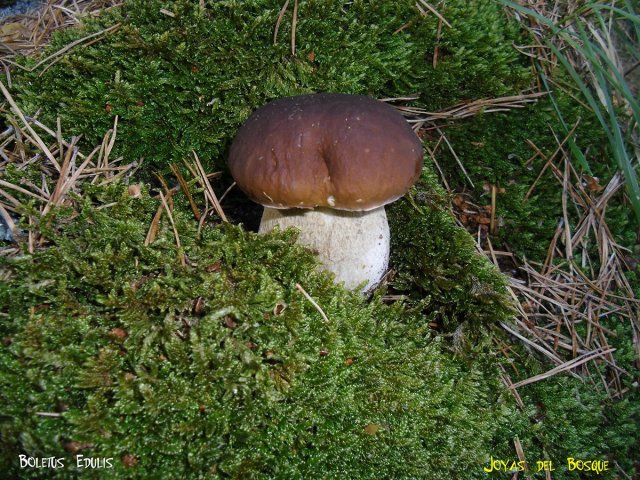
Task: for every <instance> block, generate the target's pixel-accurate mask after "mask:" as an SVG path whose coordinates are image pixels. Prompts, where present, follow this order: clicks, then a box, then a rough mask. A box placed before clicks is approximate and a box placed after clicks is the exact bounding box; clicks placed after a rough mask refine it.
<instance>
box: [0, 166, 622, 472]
mask: <svg viewBox="0 0 640 480" xmlns="http://www.w3.org/2000/svg"><path fill="white" fill-rule="evenodd" d="M431 181H432V178H431V176H430V175H426V176H425V178H424V182H425V184H429V183H430V182H431ZM417 193H420V192H417ZM83 198H84V200H81V201H80V202H81V203H80V205H79V207H78V211H79V215H77V216H76V217H75V218H73V219H71V218H69V213H66V214H65V213H64V212H60V213H55V212H54V213H55V214H54V215H53V216H52V217H51V220H50V222H51V223H50V225H48V226H47V231H48V232H50V233H54V234H55V235H52V236H51V238H50V240H51V245H50V246H49V248H47V249H44V250H41V251H39V252H37V253H35V254H34V255H24V256H21V257H16V258H13V259H8V258H4V259H3V260H2V263H3V266H2V269H1V274H2V277H3V278H4V282H3V283H2V286H1V287H0V305H3V311H2V314H3V317H4V318H6V319H10V320H5V321H3V322H1V323H0V330H1V331H0V335H1V336H2V337H3V338H4V342H3V345H2V347H0V365H1V367H0V368H1V373H0V382H1V383H2V388H1V389H0V392H2V393H0V405H1V407H0V434H1V442H2V452H3V454H2V456H0V461H1V463H2V469H3V471H5V472H9V474H10V475H20V476H21V478H42V475H43V473H44V475H46V476H50V477H56V478H73V477H75V476H76V475H77V474H78V471H77V469H76V467H75V457H74V453H72V452H73V448H74V445H75V446H76V447H77V446H78V445H80V446H81V445H83V444H85V445H86V444H89V445H91V446H90V447H87V448H84V449H82V450H80V451H79V452H77V453H80V454H82V455H85V456H90V457H112V458H113V465H114V467H113V469H112V470H109V475H110V477H113V478H149V477H150V476H153V477H154V478H185V477H189V476H191V477H196V476H199V475H212V476H213V477H214V478H229V477H232V478H270V477H271V478H272V477H278V478H309V477H311V476H314V475H316V474H317V473H318V472H323V475H326V476H327V477H335V476H340V477H343V478H372V477H374V476H383V477H389V478H390V477H393V478H416V477H418V478H433V479H439V478H442V477H443V476H451V477H453V478H456V476H457V472H460V471H461V470H462V471H464V472H465V478H485V477H484V472H483V470H482V469H483V467H484V466H486V465H487V464H488V461H489V458H490V457H491V456H493V457H494V458H515V454H514V452H513V447H512V441H513V438H514V437H515V436H518V437H519V438H520V439H521V441H522V442H523V444H524V445H526V446H527V449H529V450H528V451H530V452H532V454H533V452H540V451H550V450H552V449H556V448H558V449H559V448H560V447H561V445H565V447H564V448H565V449H566V450H567V451H569V452H571V453H575V454H576V455H578V454H581V453H588V454H593V455H605V454H610V455H612V458H618V457H617V455H618V453H616V452H619V451H620V450H624V447H625V446H626V445H628V443H624V442H621V441H620V438H621V435H622V432H623V430H624V428H621V427H620V425H619V424H620V423H621V422H623V421H624V420H625V419H624V418H622V417H620V418H617V419H616V418H613V420H614V425H613V426H612V437H613V430H615V432H616V435H618V436H617V437H615V438H614V440H615V441H613V440H612V441H611V442H609V440H607V441H606V442H604V441H602V439H601V438H599V433H598V431H597V429H598V427H599V426H600V425H602V423H603V422H602V419H601V417H600V416H599V415H598V412H600V411H601V407H600V405H599V403H598V401H596V400H593V399H590V400H589V402H588V407H587V409H588V412H587V413H585V415H582V416H575V413H576V412H575V411H574V409H575V408H576V403H575V402H574V401H573V400H572V398H574V397H573V396H572V395H570V396H568V397H567V396H566V394H565V390H566V389H570V388H575V389H578V390H579V391H580V392H584V389H583V388H582V387H581V386H580V384H579V382H576V381H575V380H573V379H568V378H555V379H552V380H549V381H547V382H545V383H544V384H540V388H541V390H539V391H536V394H535V395H533V394H532V395H531V399H532V402H535V401H536V400H535V399H536V398H539V397H540V398H542V399H543V400H542V401H544V402H545V404H546V405H547V409H548V410H549V411H550V412H553V415H555V417H554V418H556V419H557V420H555V421H553V422H548V423H546V424H545V425H544V426H543V427H540V426H537V427H535V428H532V426H531V419H530V417H533V412H532V411H525V412H519V411H518V409H517V408H516V407H515V405H514V401H513V397H512V396H511V394H510V393H509V392H508V391H506V390H505V388H504V386H503V385H502V383H501V381H500V376H499V373H498V370H497V364H498V363H499V361H498V358H499V357H496V355H495V354H494V353H492V352H491V350H492V349H491V348H489V345H490V343H489V339H490V336H491V335H495V333H490V332H491V330H489V329H488V328H487V327H488V326H489V325H490V324H491V323H492V321H493V320H494V319H495V318H504V316H505V315H506V310H505V309H504V307H501V306H500V305H501V303H500V302H497V301H496V302H495V304H494V305H493V307H492V311H493V314H491V313H490V310H489V307H486V306H485V303H486V302H485V301H484V299H485V296H482V295H480V296H478V295H471V296H470V297H471V298H469V299H467V300H466V301H465V300H464V299H463V297H464V296H463V295H462V291H460V289H456V288H453V289H451V288H446V286H447V285H449V280H450V279H453V280H455V281H456V282H461V283H463V284H464V282H469V281H473V280H469V279H475V281H476V282H477V286H478V288H481V289H483V290H484V291H488V292H491V294H490V295H487V296H486V298H489V299H490V300H491V302H494V301H495V300H496V298H499V296H500V295H501V293H500V292H501V287H500V282H499V281H497V278H498V277H497V275H496V274H495V273H494V272H492V271H491V269H489V268H488V267H487V263H486V261H485V260H484V259H482V257H480V256H478V255H476V254H475V253H474V251H473V246H472V243H471V242H470V241H469V240H468V239H467V240H465V239H464V238H465V237H464V235H463V233H464V232H462V230H460V229H459V228H458V227H455V226H454V225H453V222H452V220H451V219H450V218H449V217H448V216H447V214H446V213H445V212H443V211H442V210H441V209H438V208H437V207H438V203H439V201H438V199H437V197H435V196H434V197H430V198H421V196H420V195H417V194H416V195H415V196H414V197H411V198H409V199H406V200H401V201H400V204H399V205H398V206H397V207H394V208H398V209H401V210H404V211H406V212H407V215H408V217H407V218H408V219H409V220H410V221H411V222H416V223H415V224H416V225H418V226H419V227H420V228H428V229H429V232H430V233H432V234H433V235H421V236H419V237H414V238H413V240H412V241H409V240H408V239H407V238H401V239H400V240H399V241H398V244H399V245H402V248H403V249H406V250H407V251H406V252H404V253H400V254H398V255H397V256H396V257H395V258H396V262H400V261H405V260H403V259H414V260H415V259H419V258H421V257H422V256H423V255H428V257H429V258H428V259H426V260H425V264H428V265H429V266H430V268H432V269H433V271H434V272H439V275H438V276H435V279H434V280H432V283H431V284H426V283H424V282H426V278H427V277H428V274H427V273H426V272H424V271H421V270H419V269H418V270H416V269H414V270H413V271H414V272H415V276H414V277H413V280H409V277H408V276H406V275H405V276H404V277H399V278H398V280H397V285H398V286H399V285H400V284H401V283H403V282H404V283H406V282H410V281H416V282H418V283H419V284H421V285H422V286H423V288H425V289H427V288H428V289H431V291H430V294H429V296H428V297H426V298H427V299H428V301H425V302H422V303H416V302H411V301H410V302H408V303H406V304H402V303H396V304H394V305H392V306H386V305H385V304H384V303H383V302H382V301H381V297H380V296H379V295H378V296H375V297H374V298H373V299H372V300H371V301H370V302H367V301H365V299H363V298H362V297H361V296H360V295H358V294H354V293H349V292H347V291H344V290H343V289H341V288H339V287H338V286H335V285H334V284H333V283H332V282H331V278H330V277H329V276H328V275H327V274H324V273H317V272H315V271H314V266H315V265H316V260H315V259H314V257H313V256H311V254H310V253H309V252H307V251H305V250H303V249H302V248H301V247H299V246H296V245H295V244H294V243H293V242H294V240H295V234H294V232H292V231H287V232H284V233H273V234H270V235H265V236H257V235H256V234H253V233H248V232H245V231H243V230H242V229H241V228H239V227H236V226H232V225H226V226H218V227H207V228H205V229H204V230H203V231H202V233H201V236H198V234H197V224H196V222H195V221H194V220H193V219H192V218H191V216H190V214H189V212H188V210H187V209H186V208H184V206H183V205H182V202H176V209H175V211H174V218H175V222H176V225H177V229H178V232H179V235H180V240H181V244H182V249H178V248H177V247H176V245H175V239H174V237H173V232H172V229H171V228H170V226H169V224H168V222H167V221H166V220H165V221H163V222H162V225H161V230H160V232H159V237H158V238H157V240H156V241H155V242H154V243H152V244H151V245H150V246H148V247H145V246H144V239H145V236H146V232H147V228H148V225H149V223H150V221H151V218H152V216H153V214H154V212H155V209H156V208H157V205H158V201H157V200H154V199H151V198H149V197H148V196H147V195H146V193H145V194H144V195H143V197H142V198H141V199H132V198H130V197H129V196H128V195H127V193H126V190H124V189H122V188H121V187H120V186H117V185H115V186H110V187H107V189H104V188H95V187H90V186H87V188H86V190H85V192H84V194H83ZM412 199H413V200H412ZM416 199H418V200H419V201H421V202H423V205H420V204H419V203H417V202H415V200H416ZM113 202H116V204H115V205H113ZM427 203H431V206H432V207H436V208H426V207H425V206H424V205H425V204H427ZM104 204H112V205H111V206H109V207H107V208H102V209H97V208H96V206H98V205H104ZM445 235H448V236H449V237H450V238H456V237H457V240H455V241H454V242H449V243H446V242H441V241H436V240H433V239H435V238H444V236H445ZM425 239H428V240H425ZM452 245H454V246H452ZM425 246H426V247H428V250H429V253H428V254H427V253H426V249H425ZM181 254H185V255H186V258H187V259H188V261H187V262H186V264H185V265H183V264H182V263H181V261H180V260H179V259H180V255H181ZM406 261H408V260H406ZM461 266H462V267H463V269H464V270H465V271H464V272H462V271H461V270H460V267H461ZM465 278H466V280H465ZM401 279H402V280H401ZM296 284H300V285H302V286H303V287H304V288H305V290H306V291H308V292H309V294H310V295H311V296H312V297H313V298H314V299H315V300H316V301H317V303H318V304H319V305H320V306H321V307H322V309H323V311H324V312H325V313H326V315H327V316H328V318H329V322H325V321H323V319H322V317H321V315H320V313H319V312H318V311H317V310H316V308H315V307H314V306H313V305H311V303H310V302H308V301H307V300H306V299H305V298H304V296H303V295H302V294H301V293H300V292H299V290H298V289H297V288H296V287H295V285H296ZM443 285H444V286H445V287H443ZM454 292H457V293H456V294H454ZM277 305H280V307H278V308H276V306H277ZM283 306H285V307H286V308H284V309H282V307H283ZM417 307H419V308H417ZM434 318H438V319H440V320H441V321H442V323H443V325H446V326H447V327H451V326H453V325H455V323H456V322H458V321H460V320H461V319H467V318H472V319H475V320H476V321H475V322H469V324H468V327H467V330H468V332H470V335H469V337H470V338H472V339H473V342H469V341H466V342H463V343H466V344H467V346H466V348H465V349H461V348H459V343H460V342H459V341H456V339H455V338H449V337H448V335H444V336H442V335H437V334H436V333H435V331H434V330H433V329H432V328H431V327H430V325H429V322H430V321H431V320H433V319H434ZM455 352H458V353H455ZM526 358H527V359H528V360H526V361H527V362H528V363H531V364H533V365H534V367H532V369H534V370H535V369H536V368H537V369H541V368H543V367H542V366H540V365H538V364H536V362H534V361H533V360H532V359H531V358H530V357H529V356H528V354H527V355H526ZM536 365H537V366H536ZM576 391H577V390H576ZM581 394H582V393H581ZM530 404H531V403H529V402H528V405H530ZM615 408H617V409H618V411H619V413H620V414H621V415H627V416H629V415H631V414H633V412H634V409H633V408H632V406H631V404H626V405H622V404H621V405H619V406H617V407H615ZM37 412H52V413H57V414H60V416H57V417H51V416H40V415H38V413H37ZM549 415H551V413H550V414H549ZM570 416H572V418H575V420H574V423H572V424H567V422H566V421H560V419H563V418H564V419H566V418H569V417H570ZM616 442H617V443H616ZM536 445H542V446H543V447H544V448H538V447H537V446H536ZM612 445H613V447H615V449H617V450H610V446H612ZM558 451H562V452H564V451H565V450H558ZM19 454H26V455H30V456H34V457H48V456H56V457H60V458H64V459H65V460H64V461H65V465H66V466H65V468H63V469H59V470H42V469H40V470H36V469H20V468H19V466H18V465H19V463H18V461H17V459H18V455H19ZM132 458H135V459H136V460H135V465H133V466H128V467H127V466H126V465H125V464H130V463H131V459H132ZM103 473H104V470H92V471H84V472H83V474H84V475H86V476H89V477H99V476H100V475H102V474H103ZM566 478H577V477H575V476H574V477H571V476H567V477H566Z"/></svg>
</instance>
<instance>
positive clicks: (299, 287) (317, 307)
mask: <svg viewBox="0 0 640 480" xmlns="http://www.w3.org/2000/svg"><path fill="white" fill-rule="evenodd" d="M296 288H297V289H298V290H300V293H302V295H304V297H305V298H306V299H307V300H309V302H311V305H313V306H314V307H316V310H318V312H320V315H322V318H323V319H324V321H325V322H327V323H329V318H327V316H326V315H325V313H324V312H323V311H322V308H320V305H318V304H317V303H316V302H315V300H313V298H311V296H310V295H309V294H308V293H307V292H306V291H305V289H304V288H302V286H301V285H300V284H299V283H296Z"/></svg>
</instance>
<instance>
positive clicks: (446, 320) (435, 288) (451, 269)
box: [387, 170, 513, 334]
mask: <svg viewBox="0 0 640 480" xmlns="http://www.w3.org/2000/svg"><path fill="white" fill-rule="evenodd" d="M436 183H437V180H436V178H435V176H434V174H433V172H432V171H431V170H426V171H425V173H424V174H423V176H422V178H421V179H420V181H419V182H418V183H417V185H416V186H415V187H414V188H413V189H412V190H411V191H410V192H409V194H408V198H407V200H406V201H403V202H396V203H394V204H392V205H390V206H389V207H387V210H388V212H389V219H390V229H391V238H392V242H393V244H392V250H391V251H392V258H391V264H392V266H393V268H394V269H395V270H396V271H397V274H396V277H395V279H394V281H393V282H392V286H393V288H394V289H395V290H398V291H400V292H405V293H406V294H407V295H409V297H410V299H411V301H412V303H413V304H414V305H415V307H416V308H422V309H425V310H426V311H428V312H429V321H431V322H435V323H436V324H437V325H438V327H439V328H442V329H443V330H444V331H446V332H453V331H454V330H456V329H457V330H458V334H460V333H462V332H463V330H464V329H465V328H467V327H470V326H472V325H478V324H486V323H487V320H490V321H491V322H495V321H498V320H502V321H506V320H507V319H509V318H510V316H511V315H512V313H513V312H512V310H511V300H510V299H508V298H507V297H506V295H505V289H504V286H505V281H504V278H503V277H502V276H501V275H500V274H499V273H498V271H497V270H496V269H495V268H494V267H493V266H492V265H490V264H489V263H488V262H487V259H486V258H485V257H483V256H481V255H480V254H479V253H478V252H476V249H475V246H474V242H473V239H472V238H471V237H470V236H469V234H468V233H467V232H466V231H465V230H464V229H463V228H460V227H459V226H457V225H455V223H454V221H453V219H452V215H451V212H450V211H449V210H448V209H446V208H445V207H444V206H445V205H446V204H447V198H446V196H445V194H444V192H443V191H442V189H441V188H439V187H436Z"/></svg>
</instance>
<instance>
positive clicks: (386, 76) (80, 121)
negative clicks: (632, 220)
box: [12, 0, 528, 172]
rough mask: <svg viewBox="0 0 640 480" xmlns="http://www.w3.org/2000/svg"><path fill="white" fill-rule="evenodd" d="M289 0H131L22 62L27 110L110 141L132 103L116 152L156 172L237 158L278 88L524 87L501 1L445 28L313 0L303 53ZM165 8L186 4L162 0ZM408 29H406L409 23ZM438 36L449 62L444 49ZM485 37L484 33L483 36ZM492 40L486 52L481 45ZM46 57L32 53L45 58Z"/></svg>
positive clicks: (454, 98)
mask: <svg viewBox="0 0 640 480" xmlns="http://www.w3.org/2000/svg"><path fill="white" fill-rule="evenodd" d="M281 7H282V2H279V1H267V0H260V1H258V0H254V1H247V2H211V3H207V5H206V8H205V9H204V10H201V9H200V8H199V7H198V4H197V2H190V1H189V2H187V1H183V0H180V1H176V2H169V3H163V2H159V1H152V0H132V1H128V2H125V4H124V5H123V7H122V8H115V9H112V10H111V11H110V12H103V13H102V15H101V16H100V17H99V18H97V19H86V20H85V22H84V23H83V24H82V26H81V27H80V28H77V29H66V30H64V31H63V32H60V33H58V34H57V35H55V36H54V39H53V42H52V45H51V46H50V48H49V49H48V50H47V51H46V52H43V53H42V55H41V57H42V58H44V57H45V56H46V55H48V54H49V53H51V52H54V51H57V50H59V49H61V48H63V47H64V46H65V45H68V44H69V43H70V42H72V41H74V40H77V39H80V38H83V37H85V36H87V35H89V34H91V33H95V32H98V31H100V30H102V29H104V28H107V27H111V26H113V25H115V24H116V23H118V24H120V25H121V26H120V27H119V28H118V29H117V30H115V31H112V32H110V33H107V34H105V35H104V36H103V38H101V39H100V40H99V41H97V42H96V43H94V44H92V45H90V46H77V47H75V48H74V49H72V50H71V51H70V52H68V53H66V54H65V55H64V56H62V57H61V58H60V59H59V60H58V61H57V63H55V64H54V65H53V66H52V67H51V68H49V69H47V70H46V71H44V72H43V71H42V67H40V68H38V69H36V70H35V71H34V72H32V73H27V72H24V71H19V70H16V71H15V72H14V74H13V75H12V82H13V86H14V93H15V96H16V97H17V99H18V101H19V103H20V105H21V107H22V108H24V109H25V110H26V112H27V113H33V112H35V111H36V110H40V111H41V117H40V118H41V119H42V120H44V121H45V122H49V123H52V124H55V118H56V116H58V115H59V116H60V117H61V119H62V126H63V128H64V129H65V131H67V132H68V133H69V134H82V135H83V136H84V137H83V138H84V141H85V142H86V144H87V145H88V146H90V147H91V148H93V145H95V144H96V143H98V142H99V141H100V139H101V138H102V135H104V132H106V131H107V129H109V128H111V126H112V125H113V121H114V117H115V116H116V115H117V116H118V117H119V130H118V132H119V139H120V141H119V142H118V146H117V152H114V153H115V154H116V155H122V156H124V157H125V158H129V159H132V160H134V159H139V158H144V159H145V165H146V166H145V168H146V169H147V170H144V169H143V171H146V172H150V171H151V170H152V169H161V170H163V169H166V166H167V163H168V162H169V161H176V160H178V161H179V160H180V159H181V158H184V157H186V156H189V155H190V154H191V150H192V149H194V150H196V151H197V152H198V154H199V155H200V157H201V158H202V159H203V161H204V162H205V163H206V165H207V166H208V167H209V168H212V169H213V168H217V169H220V168H224V163H225V159H224V155H225V151H226V148H227V147H228V145H229V143H230V141H231V139H232V138H233V135H234V133H235V132H236V130H237V129H238V127H239V126H240V125H241V123H242V122H243V121H244V120H245V119H246V118H247V116H248V115H249V114H250V112H251V111H252V110H254V109H256V108H257V107H259V106H261V105H263V104H264V103H266V102H267V101H269V100H272V99H274V98H278V97H282V96H287V95H294V94H301V93H309V92H320V91H335V92H344V93H355V94H369V95H373V96H404V95H406V94H407V93H408V92H409V93H411V94H419V95H421V99H420V100H419V101H418V102H417V104H418V105H422V106H425V107H427V108H430V109H434V108H440V107H443V106H446V105H451V104H453V103H456V102H458V101H460V100H461V99H465V98H477V97H491V96H495V95H500V94H504V93H507V92H511V93H514V92H516V91H518V90H519V89H520V88H522V87H524V86H525V85H526V84H527V83H528V73H527V70H526V69H525V68H524V67H523V66H522V65H521V64H520V63H521V61H522V60H521V58H520V57H519V56H518V55H517V52H515V50H513V49H512V48H511V46H510V44H511V42H512V41H515V39H516V38H517V36H518V33H517V31H516V30H515V29H514V27H513V25H511V24H508V23H507V22H506V20H505V19H504V17H503V15H502V12H501V9H500V7H499V6H498V5H497V4H495V3H494V2H490V1H482V2H478V6H477V8H476V9H474V14H473V15H471V16H469V15H468V11H467V10H466V3H465V2H462V1H459V0H456V1H450V2H447V3H446V4H445V5H443V9H442V14H443V15H444V16H445V17H446V18H447V19H448V21H449V22H450V23H451V25H452V28H448V27H445V28H444V29H443V30H442V35H441V38H440V39H437V38H436V31H437V18H436V17H435V16H433V15H427V16H424V17H423V16H421V15H420V14H419V13H418V10H417V9H416V8H415V2H412V1H401V2H396V1H385V2H367V1H357V2H343V1H336V0H322V1H320V0H319V1H308V2H302V3H301V4H300V8H299V11H298V17H297V27H296V45H297V53H296V56H295V57H294V56H292V55H291V51H290V33H291V30H290V29H291V13H290V12H289V13H288V14H286V15H285V16H284V19H283V22H282V24H281V28H280V32H279V36H278V41H277V43H276V44H275V45H274V44H273V31H274V28H275V24H276V21H277V18H278V12H279V10H280V9H281ZM161 8H165V9H167V10H169V11H171V12H173V13H174V14H175V17H171V16H168V15H165V14H163V13H161V12H160V10H161ZM403 26H404V27H405V28H403V29H402V30H401V31H398V30H399V29H400V28H401V27H403ZM436 44H437V45H438V49H439V52H440V53H439V55H440V57H439V61H438V63H437V66H436V68H434V67H433V65H432V57H433V53H434V51H435V49H436ZM480 45H482V47H479V46H480ZM478 48H482V52H480V54H478V51H477V49H478ZM38 60H39V59H38V58H25V59H22V60H21V62H22V63H23V64H24V65H25V66H33V65H35V64H36V62H37V61H38Z"/></svg>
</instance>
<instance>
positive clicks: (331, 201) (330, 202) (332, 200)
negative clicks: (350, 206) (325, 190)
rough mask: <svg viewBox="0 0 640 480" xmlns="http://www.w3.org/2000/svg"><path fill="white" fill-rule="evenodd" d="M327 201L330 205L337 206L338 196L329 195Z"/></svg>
mask: <svg viewBox="0 0 640 480" xmlns="http://www.w3.org/2000/svg"><path fill="white" fill-rule="evenodd" d="M327 203H328V204H329V206H331V207H335V206H336V198H335V197H334V196H333V195H329V196H328V197H327Z"/></svg>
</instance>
